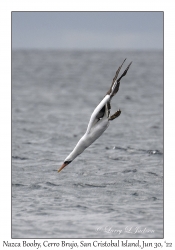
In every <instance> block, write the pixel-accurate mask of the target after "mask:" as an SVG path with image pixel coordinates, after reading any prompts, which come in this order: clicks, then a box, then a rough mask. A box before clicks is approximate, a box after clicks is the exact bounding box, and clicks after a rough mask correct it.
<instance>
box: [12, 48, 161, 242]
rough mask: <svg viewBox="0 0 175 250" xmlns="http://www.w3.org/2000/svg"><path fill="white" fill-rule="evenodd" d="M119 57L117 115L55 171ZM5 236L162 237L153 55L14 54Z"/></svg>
mask: <svg viewBox="0 0 175 250" xmlns="http://www.w3.org/2000/svg"><path fill="white" fill-rule="evenodd" d="M125 57H127V61H126V62H125V64H124V66H123V70H124V69H125V68H126V67H127V64H129V62H130V61H133V64H132V65H131V67H130V69H129V71H128V73H127V75H126V76H125V77H124V78H123V79H122V80H121V85H120V90H119V92H118V93H117V95H116V96H115V97H114V98H113V100H112V112H111V113H114V112H115V111H117V110H118V109H119V108H120V109H121V111H122V113H121V115H120V116H119V117H118V118H117V119H115V120H114V121H112V122H111V124H110V126H109V127H108V129H107V130H106V131H105V132H104V134H103V135H102V136H101V137H100V138H99V139H98V140H97V141H96V142H94V143H93V144H92V145H91V146H90V147H89V148H87V149H86V150H85V151H84V152H83V153H82V154H81V155H80V156H79V157H77V158H76V159H75V160H74V161H73V162H72V163H71V164H70V165H68V166H67V167H66V168H64V169H63V170H62V171H61V172H60V173H57V169H58V168H59V167H60V166H61V164H62V163H63V161H64V159H65V158H66V157H67V155H68V154H69V153H70V152H71V150H72V149H73V148H74V146H75V145H76V143H77V141H78V140H79V139H80V138H81V136H82V135H83V134H84V132H85V131H86V128H87V124H88V122H89V118H90V115H91V113H92V112H93V110H94V108H95V107H96V106H97V104H98V103H99V102H100V101H101V99H102V98H103V97H104V95H105V94H106V92H107V91H108V89H109V87H110V85H111V82H112V79H113V77H114V75H115V71H116V70H117V68H118V66H119V65H120V64H121V63H122V61H123V59H124V58H125ZM139 230H142V231H140V232H139ZM12 237H13V238H162V237H163V53H162V52H161V51H160V52H158V51H157V52H156V51H150V52H148V51H147V52H136V51H135V52H134V51H111V52H100V51H99V52H95V51H91V52H86V51H79V52H78V51H20V50H19V51H13V53H12Z"/></svg>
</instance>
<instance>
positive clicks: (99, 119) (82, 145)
mask: <svg viewBox="0 0 175 250" xmlns="http://www.w3.org/2000/svg"><path fill="white" fill-rule="evenodd" d="M125 60H126V59H125ZM125 60H124V61H123V63H124V62H125ZM123 63H122V64H121V66H120V67H119V68H118V70H117V71H116V74H115V77H114V79H113V82H112V85H111V87H110V89H109V91H108V92H107V94H106V95H105V97H104V98H103V100H102V101H101V102H100V103H99V105H98V106H97V107H96V108H95V110H94V111H93V113H92V115H91V118H90V121H89V124H88V127H87V130H86V133H85V134H84V135H83V136H82V138H81V139H80V140H79V141H78V143H77V145H76V146H75V148H74V149H73V151H72V152H71V153H70V154H69V155H68V156H67V157H66V159H65V160H64V163H63V164H62V166H61V167H60V168H59V169H58V172H60V171H61V170H62V169H63V168H64V167H65V166H67V165H68V164H69V163H71V162H72V161H73V160H74V159H75V158H76V157H77V156H78V155H80V154H81V153H82V152H83V151H84V150H85V149H86V148H87V147H89V146H90V145H91V144H92V143H93V142H94V141H95V140H96V139H98V138H99V137H100V136H101V135H102V134H103V132H104V131H105V130H106V129H107V127H108V126H109V122H110V121H111V120H114V119H115V118H117V117H118V116H119V115H120V113H121V111H120V110H118V111H117V112H115V113H114V114H113V115H112V116H110V109H111V105H110V101H111V99H112V97H113V96H114V95H115V94H116V93H117V92H118V90H119V86H120V80H121V79H122V77H123V76H125V75H126V73H127V71H128V69H129V67H130V65H131V63H132V62H131V63H130V64H129V65H128V67H127V68H126V69H125V71H124V72H123V74H122V75H121V76H120V77H119V78H118V74H119V72H120V69H121V67H122V66H123ZM117 78H118V79H117Z"/></svg>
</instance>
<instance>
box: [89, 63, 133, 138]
mask: <svg viewBox="0 0 175 250" xmlns="http://www.w3.org/2000/svg"><path fill="white" fill-rule="evenodd" d="M125 61H126V59H125V60H124V61H123V63H122V64H121V65H120V67H119V68H118V70H117V71H116V74H115V76H114V79H113V81H112V85H111V87H110V89H109V91H108V92H107V94H106V95H105V97H104V98H103V100H102V101H101V102H100V103H99V105H98V106H97V107H96V108H95V110H94V112H93V113H92V115H91V118H90V121H89V124H88V127H87V131H86V133H89V132H90V130H91V129H92V127H93V126H94V125H95V124H96V123H97V122H98V121H99V119H100V118H102V117H103V116H104V115H105V113H106V115H107V117H109V113H110V109H111V105H110V100H111V98H112V97H113V96H114V95H115V94H116V93H117V92H118V90H119V86H120V80H121V79H122V77H123V76H125V75H126V73H127V71H128V69H129V67H130V65H131V63H132V62H131V63H130V64H129V65H128V67H127V68H126V69H125V71H124V72H123V74H122V75H121V76H120V77H119V78H118V74H119V72H120V70H121V68H122V66H123V64H124V62H125ZM117 78H118V79H117Z"/></svg>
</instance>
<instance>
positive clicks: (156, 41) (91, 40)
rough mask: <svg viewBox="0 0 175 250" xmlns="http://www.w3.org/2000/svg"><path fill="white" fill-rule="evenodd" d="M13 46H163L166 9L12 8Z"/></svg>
mask: <svg viewBox="0 0 175 250" xmlns="http://www.w3.org/2000/svg"><path fill="white" fill-rule="evenodd" d="M12 48H13V49H71V50H73V49H76V50H85V49H86V50H93V49H100V50H103V49H104V50H115V49H116V50H118V49H121V50H122V49H123V50H124V49H129V50H153V49H158V50H161V49H163V12H12Z"/></svg>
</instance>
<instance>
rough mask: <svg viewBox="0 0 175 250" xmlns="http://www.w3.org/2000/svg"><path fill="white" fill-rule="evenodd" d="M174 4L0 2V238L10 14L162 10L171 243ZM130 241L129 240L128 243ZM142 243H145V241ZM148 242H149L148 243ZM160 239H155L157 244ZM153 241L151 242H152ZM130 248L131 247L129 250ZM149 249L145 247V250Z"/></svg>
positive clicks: (6, 235) (6, 197) (7, 162)
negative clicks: (13, 12)
mask: <svg viewBox="0 0 175 250" xmlns="http://www.w3.org/2000/svg"><path fill="white" fill-rule="evenodd" d="M174 7H175V2H174V1H173V0H169V1H163V0H159V1H154V2H153V1H150V0H146V1H145V0H144V1H132V0H125V1H123V2H122V1H110V0H108V1H101V2H99V1H94V0H93V1H92V0H91V1H75V0H74V1H71V0H70V1H65V0H64V1H53V0H50V1H37V0H35V1H33V0H30V1H29V0H27V1H16V0H11V1H9V0H6V1H1V3H0V34H1V38H0V45H1V46H0V49H1V53H0V65H1V67H0V68H1V74H0V117H1V122H0V149H1V150H0V152H1V156H0V167H1V174H0V184H1V188H0V190H1V206H0V209H1V210H0V216H1V221H0V224H1V227H0V239H1V240H10V239H11V11H53V10H54V11H69V10H70V11H164V24H165V26H164V55H165V57H164V59H165V61H164V64H165V67H164V68H165V71H164V72H165V81H164V89H165V92H164V112H165V113H164V147H165V149H164V153H165V156H164V169H165V183H164V185H165V186H164V190H165V205H164V209H165V214H164V215H165V234H164V239H165V240H166V241H167V242H173V245H174V244H175V240H174V222H175V220H174V219H175V216H174V214H175V213H174V211H175V205H174V204H175V202H174V197H175V195H174V188H175V187H174V169H175V159H174V158H175V153H174V149H175V146H174V144H173V142H174V136H175V135H174V128H175V106H174V99H175V95H174V86H175V76H174V71H175V70H174V64H175V62H174V60H173V59H174V53H175V52H174V51H175V49H174V44H175V36H174V33H175V32H174V24H175V15H174ZM131 241H132V240H131ZM145 241H146V240H145ZM148 241H149V240H148ZM161 241H162V240H159V242H161ZM152 242H153V240H152ZM0 244H2V242H0ZM130 249H133V248H130ZM147 249H149V248H147Z"/></svg>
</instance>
